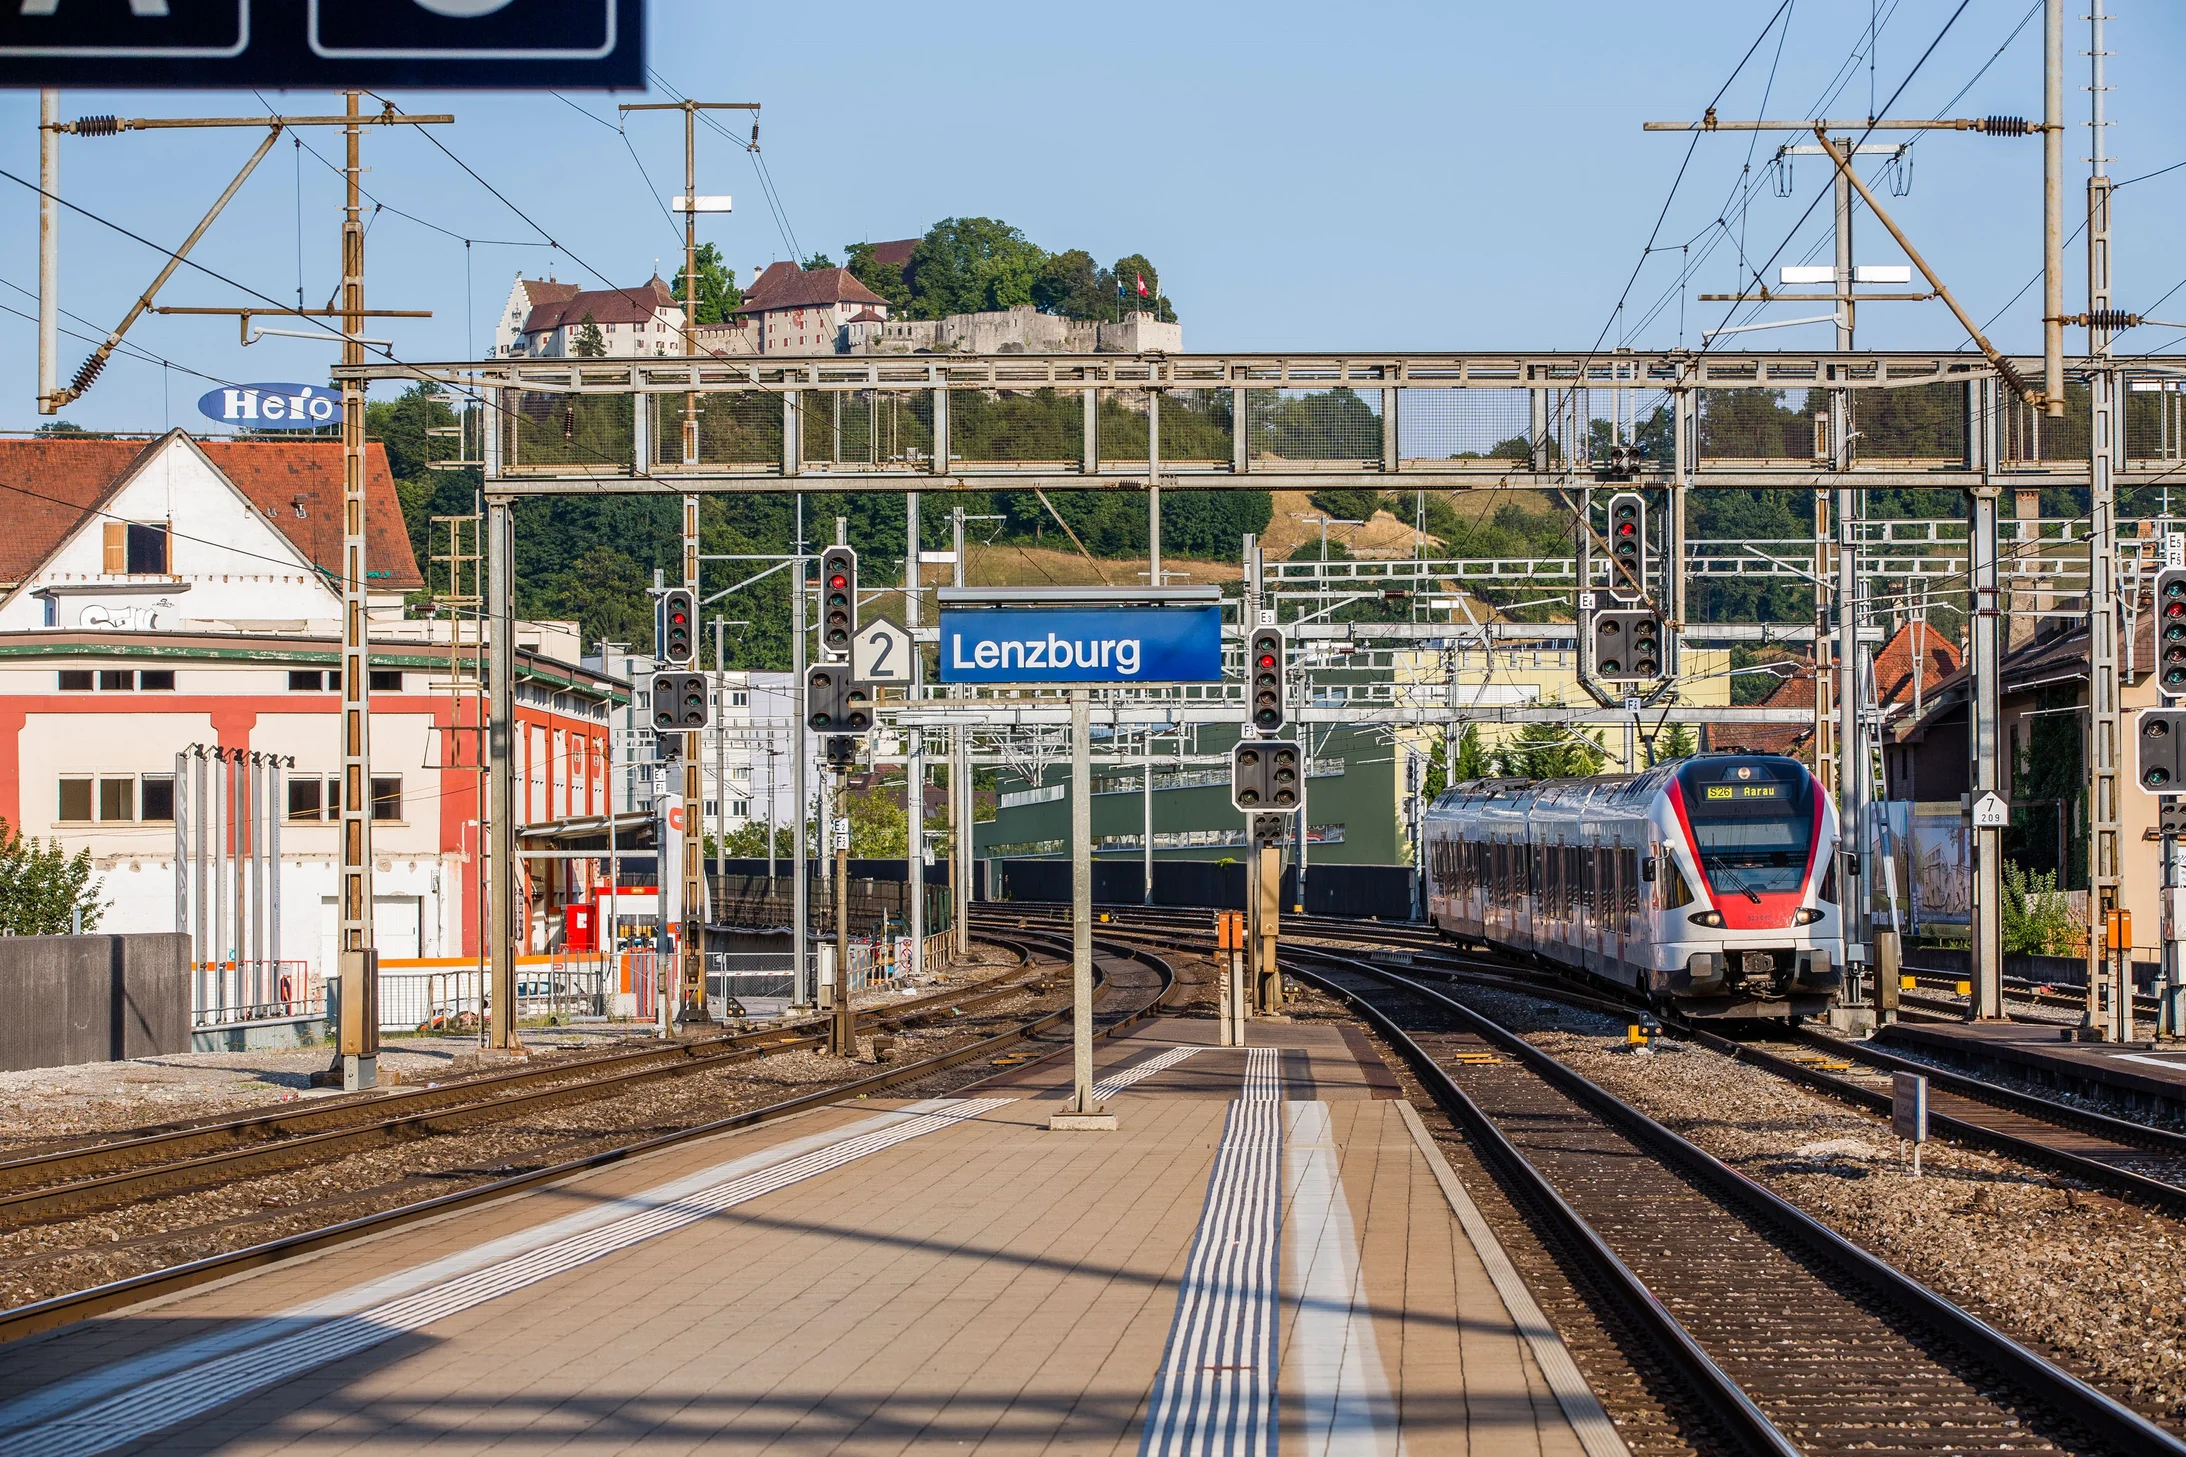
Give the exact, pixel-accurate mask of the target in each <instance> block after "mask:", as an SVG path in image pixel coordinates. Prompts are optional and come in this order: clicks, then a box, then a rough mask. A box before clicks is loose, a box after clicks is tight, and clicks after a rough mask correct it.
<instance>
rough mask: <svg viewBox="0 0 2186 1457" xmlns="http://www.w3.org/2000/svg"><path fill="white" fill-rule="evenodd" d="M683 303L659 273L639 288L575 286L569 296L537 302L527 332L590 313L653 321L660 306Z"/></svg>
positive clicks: (609, 320) (620, 320)
mask: <svg viewBox="0 0 2186 1457" xmlns="http://www.w3.org/2000/svg"><path fill="white" fill-rule="evenodd" d="M682 307H683V305H682V304H681V303H679V302H677V300H676V296H675V295H674V294H673V293H671V292H669V289H668V285H667V284H665V283H662V282H661V281H660V279H659V278H657V277H655V278H652V279H648V280H647V281H646V282H645V283H644V284H642V285H640V286H639V287H637V288H589V289H585V290H584V291H583V292H581V293H580V292H578V291H576V290H574V289H573V290H571V291H570V292H569V294H568V295H567V296H565V297H562V298H556V299H549V300H547V301H545V302H543V303H540V304H537V305H535V306H534V307H533V309H532V311H531V314H530V316H529V317H528V318H526V319H525V320H524V332H525V333H527V334H538V333H543V332H544V331H546V330H548V329H558V328H560V327H561V326H562V325H564V324H568V325H572V326H574V325H577V324H581V323H583V322H584V317H585V315H586V314H590V315H591V316H592V322H593V323H595V324H650V323H651V322H653V316H654V315H655V314H656V313H658V312H659V311H660V310H662V309H667V310H669V311H671V312H673V311H675V310H678V309H681V308H682Z"/></svg>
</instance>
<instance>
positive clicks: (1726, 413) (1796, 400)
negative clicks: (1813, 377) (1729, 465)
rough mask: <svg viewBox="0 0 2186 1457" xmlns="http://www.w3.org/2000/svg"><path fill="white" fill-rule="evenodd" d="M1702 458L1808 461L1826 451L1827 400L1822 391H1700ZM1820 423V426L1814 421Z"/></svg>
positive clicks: (1700, 446)
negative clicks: (1824, 432) (1819, 431)
mask: <svg viewBox="0 0 2186 1457" xmlns="http://www.w3.org/2000/svg"><path fill="white" fill-rule="evenodd" d="M1697 414H1698V420H1697V422H1696V426H1695V428H1696V431H1697V434H1698V437H1699V439H1698V449H1699V453H1700V458H1701V459H1702V460H1781V461H1802V462H1804V461H1811V460H1814V459H1816V458H1817V457H1821V456H1826V455H1827V453H1828V450H1827V442H1828V437H1827V435H1826V434H1817V431H1818V430H1826V428H1827V426H1828V423H1829V399H1828V396H1827V394H1825V393H1824V392H1823V391H1821V390H1770V389H1751V390H1702V391H1700V392H1699V396H1698V405H1697ZM1817 422H1819V423H1817Z"/></svg>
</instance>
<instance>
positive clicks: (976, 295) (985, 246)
mask: <svg viewBox="0 0 2186 1457" xmlns="http://www.w3.org/2000/svg"><path fill="white" fill-rule="evenodd" d="M1046 261H1047V254H1046V253H1044V252H1042V251H1041V249H1040V248H1039V247H1038V246H1037V245H1036V244H1033V243H1030V242H1027V241H1026V239H1025V235H1024V234H1023V233H1021V232H1019V231H1018V230H1017V229H1015V228H1013V227H1011V226H1010V225H1009V224H1008V223H1005V222H1000V221H998V220H996V219H994V218H943V219H942V220H941V221H940V222H938V223H935V224H934V225H933V226H932V227H931V228H928V229H927V230H926V236H925V237H923V238H921V239H919V243H918V246H917V247H916V248H914V249H912V250H911V261H910V263H909V264H908V265H907V266H906V267H905V269H904V278H905V281H906V282H907V283H908V284H909V285H910V289H911V312H912V313H913V314H914V315H916V316H917V317H919V318H922V319H939V318H943V317H945V316H947V315H949V314H971V313H981V312H985V311H987V310H991V309H1007V308H1014V307H1016V306H1017V305H1019V304H1029V303H1031V302H1032V288H1033V284H1034V283H1035V282H1036V281H1038V279H1039V277H1040V267H1041V265H1042V264H1043V263H1045V262H1046Z"/></svg>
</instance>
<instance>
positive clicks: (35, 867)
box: [0, 819, 108, 936]
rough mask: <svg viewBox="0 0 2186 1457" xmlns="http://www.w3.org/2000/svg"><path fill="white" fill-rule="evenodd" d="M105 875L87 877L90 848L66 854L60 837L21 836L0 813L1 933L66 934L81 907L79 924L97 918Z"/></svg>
mask: <svg viewBox="0 0 2186 1457" xmlns="http://www.w3.org/2000/svg"><path fill="white" fill-rule="evenodd" d="M103 889H105V882H104V881H95V880H93V879H92V878H91V852H90V851H89V850H78V851H77V852H76V853H75V854H74V855H70V854H69V853H68V852H67V851H66V850H64V849H62V848H61V842H60V841H59V840H48V841H46V842H45V843H44V844H40V843H39V842H38V841H37V840H35V839H30V840H26V839H24V838H23V837H22V836H21V835H18V834H17V833H16V832H15V827H14V826H12V825H10V824H9V823H8V822H7V821H6V820H5V819H0V936H65V935H67V934H69V932H70V931H72V930H73V929H74V928H75V913H76V912H77V911H79V910H80V911H82V912H83V929H84V930H86V931H90V930H93V929H95V928H96V927H97V926H98V924H99V918H100V916H102V915H104V914H105V912H106V908H107V905H108V902H106V901H102V900H100V899H99V892H100V891H101V890H103Z"/></svg>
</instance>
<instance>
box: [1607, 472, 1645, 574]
mask: <svg viewBox="0 0 2186 1457" xmlns="http://www.w3.org/2000/svg"><path fill="white" fill-rule="evenodd" d="M1609 555H1610V559H1611V561H1612V562H1613V563H1614V565H1613V566H1612V567H1611V569H1610V574H1609V590H1610V592H1611V593H1612V594H1613V595H1615V596H1618V597H1623V598H1627V599H1629V598H1634V597H1637V596H1639V595H1640V593H1641V591H1642V590H1643V588H1644V586H1645V584H1646V581H1647V498H1646V497H1645V496H1642V495H1641V494H1640V493H1639V492H1637V491H1619V492H1617V494H1616V495H1614V496H1611V497H1610V498H1609Z"/></svg>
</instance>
